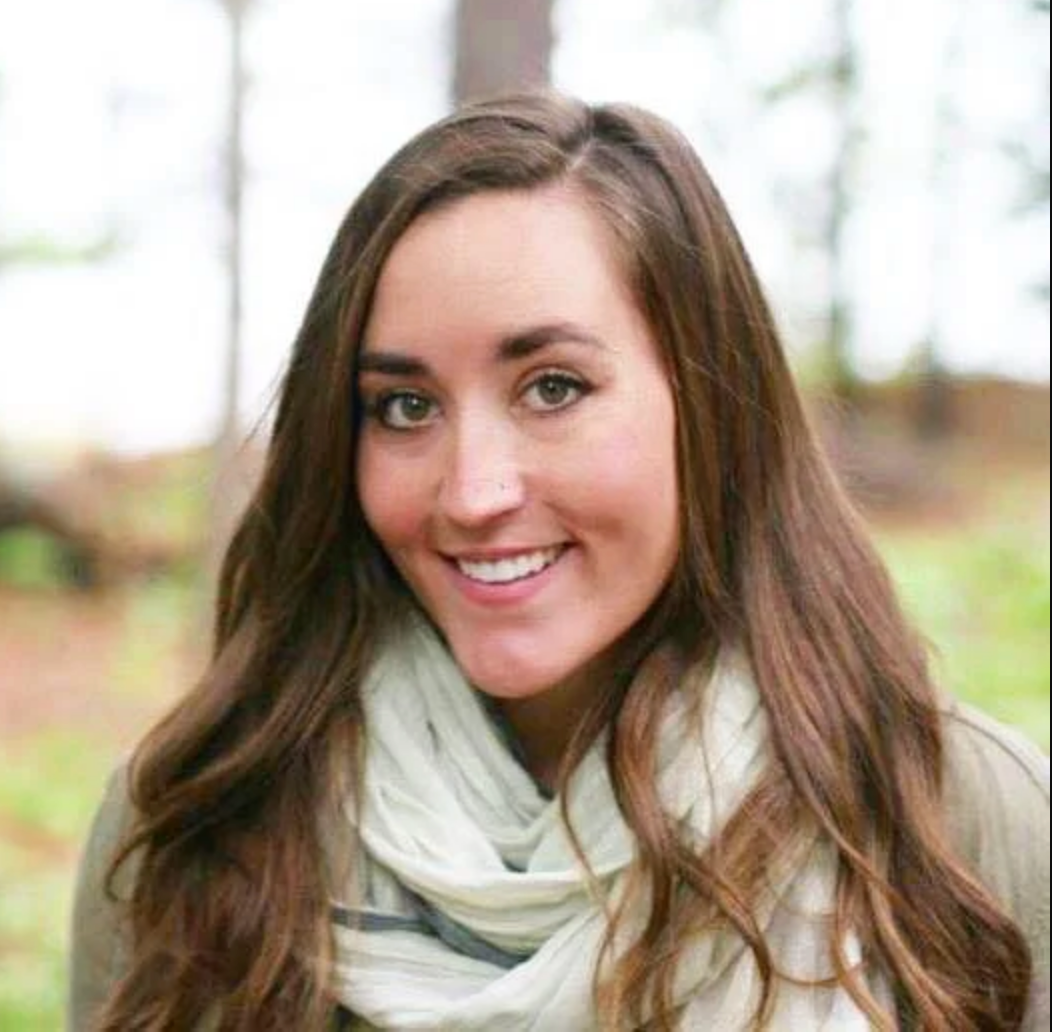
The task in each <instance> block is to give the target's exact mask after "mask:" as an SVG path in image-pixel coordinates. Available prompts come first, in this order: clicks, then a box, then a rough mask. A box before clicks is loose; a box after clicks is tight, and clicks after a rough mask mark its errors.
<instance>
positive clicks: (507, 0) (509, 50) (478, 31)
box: [453, 0, 553, 104]
mask: <svg viewBox="0 0 1052 1032" xmlns="http://www.w3.org/2000/svg"><path fill="white" fill-rule="evenodd" d="M552 3H553V0H458V2H457V5H456V14H455V18H456V24H455V59H454V69H453V102H454V104H461V103H463V102H464V101H466V100H476V99H479V98H482V97H487V96H492V95H494V94H497V93H506V92H508V91H510V90H516V89H524V88H527V87H536V86H546V85H548V83H549V82H550V80H551V69H550V63H551V51H552Z"/></svg>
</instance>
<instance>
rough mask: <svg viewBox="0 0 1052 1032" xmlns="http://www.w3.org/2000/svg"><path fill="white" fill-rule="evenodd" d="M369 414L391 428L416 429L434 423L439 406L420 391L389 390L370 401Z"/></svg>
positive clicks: (382, 424)
mask: <svg viewBox="0 0 1052 1032" xmlns="http://www.w3.org/2000/svg"><path fill="white" fill-rule="evenodd" d="M367 409H368V413H369V416H370V417H371V418H373V419H375V420H376V421H377V422H378V423H380V425H381V426H385V427H387V428H388V429H389V430H416V429H418V428H420V427H423V426H428V425H429V424H431V423H433V422H434V420H435V419H436V418H437V416H438V406H437V405H435V403H434V402H433V401H432V400H431V399H430V398H429V397H428V396H427V395H426V394H421V393H420V392H418V391H404V390H402V391H387V392H386V393H384V394H381V395H379V396H378V397H377V398H376V399H374V400H373V401H371V402H369V404H368V406H367Z"/></svg>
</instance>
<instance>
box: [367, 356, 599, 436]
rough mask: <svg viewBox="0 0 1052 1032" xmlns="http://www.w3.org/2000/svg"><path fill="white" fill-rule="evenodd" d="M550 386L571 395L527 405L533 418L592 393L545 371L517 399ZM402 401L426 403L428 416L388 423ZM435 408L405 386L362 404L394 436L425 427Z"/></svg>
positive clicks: (586, 385) (576, 381) (579, 383)
mask: <svg viewBox="0 0 1052 1032" xmlns="http://www.w3.org/2000/svg"><path fill="white" fill-rule="evenodd" d="M553 386H555V387H557V388H559V389H561V390H564V391H568V392H570V395H571V396H570V397H569V399H564V400H561V401H558V402H556V403H555V404H552V405H545V404H543V403H542V404H540V405H538V406H536V407H534V406H529V407H530V408H531V410H532V411H533V412H534V413H535V414H536V415H541V416H545V415H554V414H556V413H558V412H562V411H563V410H564V409H567V408H570V407H572V406H573V405H574V404H575V403H576V402H578V401H580V400H581V398H584V397H586V396H587V395H588V394H590V393H591V392H592V390H593V387H592V385H591V384H590V383H588V382H587V381H585V380H582V379H581V378H580V377H579V376H572V375H571V374H569V373H564V372H561V371H548V372H542V373H540V374H539V375H537V376H535V377H533V379H532V380H530V382H529V383H528V384H527V385H526V386H525V388H523V390H522V392H521V394H520V397H521V398H523V399H525V398H526V396H527V395H528V394H529V393H530V392H532V391H536V390H539V389H541V388H544V387H548V388H550V387H553ZM406 401H414V402H424V403H426V404H427V405H428V406H430V407H429V409H428V414H427V416H426V417H425V418H423V419H417V420H413V419H410V420H409V421H408V425H406V424H403V425H396V424H395V423H394V422H392V417H391V412H392V409H393V408H394V406H395V405H397V404H399V403H400V402H406ZM435 408H436V404H435V402H434V400H433V399H431V398H429V397H428V396H427V394H426V393H424V392H423V391H418V390H411V389H409V388H405V387H398V388H393V389H391V390H387V391H381V392H380V393H379V394H377V395H376V396H375V397H373V398H368V399H366V401H365V404H364V409H365V415H366V417H367V418H368V419H371V420H374V421H375V422H377V423H379V424H380V426H382V427H383V428H384V429H386V430H392V431H394V432H395V433H412V432H413V431H414V430H417V429H421V428H423V427H426V426H429V425H430V422H431V418H432V413H433V412H434V410H435Z"/></svg>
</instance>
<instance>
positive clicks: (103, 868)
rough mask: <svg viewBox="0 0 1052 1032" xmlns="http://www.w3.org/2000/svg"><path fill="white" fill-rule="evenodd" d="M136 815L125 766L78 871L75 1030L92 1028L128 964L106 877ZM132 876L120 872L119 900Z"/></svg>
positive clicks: (70, 1015) (71, 1009)
mask: <svg viewBox="0 0 1052 1032" xmlns="http://www.w3.org/2000/svg"><path fill="white" fill-rule="evenodd" d="M132 816H133V809H132V805H131V800H130V798H129V795H128V776H127V769H126V767H125V766H124V765H121V766H120V767H118V768H117V770H115V771H114V773H113V774H112V775H111V776H110V779H109V782H108V784H107V786H106V791H105V793H104V795H103V798H102V802H101V804H100V805H99V808H98V810H97V811H96V814H95V819H94V821H93V822H92V825H91V830H90V832H89V833H88V838H87V841H86V843H85V845H84V849H83V851H82V853H81V858H80V867H79V870H78V873H77V885H76V891H75V895H74V902H73V927H72V934H71V939H70V943H71V954H70V981H69V1000H68V1011H67V1026H68V1028H69V1029H70V1030H71V1032H78V1030H80V1029H84V1028H88V1027H90V1025H91V1021H92V1018H93V1016H94V1014H95V1013H96V1011H97V1010H98V1008H99V1007H100V1006H101V1005H102V1003H103V1001H104V1000H105V999H106V997H107V996H108V995H109V991H110V988H111V987H112V986H113V984H114V983H115V982H116V981H117V980H118V979H119V977H120V972H121V970H122V968H123V965H124V962H125V953H124V949H125V942H124V934H123V921H122V915H121V911H120V904H119V903H118V902H116V901H114V900H113V899H111V898H110V896H109V894H108V893H107V892H106V876H107V874H108V873H109V869H110V865H111V863H112V861H113V858H114V857H115V856H116V854H117V850H118V849H119V848H120V844H121V842H122V841H123V839H124V836H125V834H126V833H127V831H128V828H129V826H130V824H131V820H132ZM130 878H131V873H130V871H122V877H121V878H119V879H118V883H117V885H116V886H115V888H116V889H117V892H118V895H119V896H121V897H123V896H124V895H125V893H124V891H123V890H124V889H126V888H127V886H128V880H129V879H130Z"/></svg>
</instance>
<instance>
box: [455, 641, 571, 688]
mask: <svg viewBox="0 0 1052 1032" xmlns="http://www.w3.org/2000/svg"><path fill="white" fill-rule="evenodd" d="M455 654H456V653H455V650H454V655H455ZM456 659H457V663H458V665H459V666H460V668H461V670H462V671H463V672H464V676H465V677H466V678H467V679H468V681H469V682H470V683H471V685H472V686H473V687H475V688H477V689H478V690H479V691H480V692H484V693H485V694H486V695H490V696H492V697H493V698H495V699H526V698H530V697H531V696H534V695H543V694H544V693H545V692H547V691H550V690H551V689H552V688H553V687H554V686H555V685H556V684H558V683H559V682H560V681H561V680H562V679H563V678H564V677H565V676H566V674H565V672H564V671H562V670H549V669H547V668H538V667H537V666H536V665H535V664H532V663H531V664H520V663H516V662H514V661H511V660H507V659H505V660H504V661H503V662H501V661H499V660H496V661H495V659H496V657H488V658H487V659H486V660H485V661H483V662H472V659H471V657H468V656H464V657H460V656H456Z"/></svg>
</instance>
